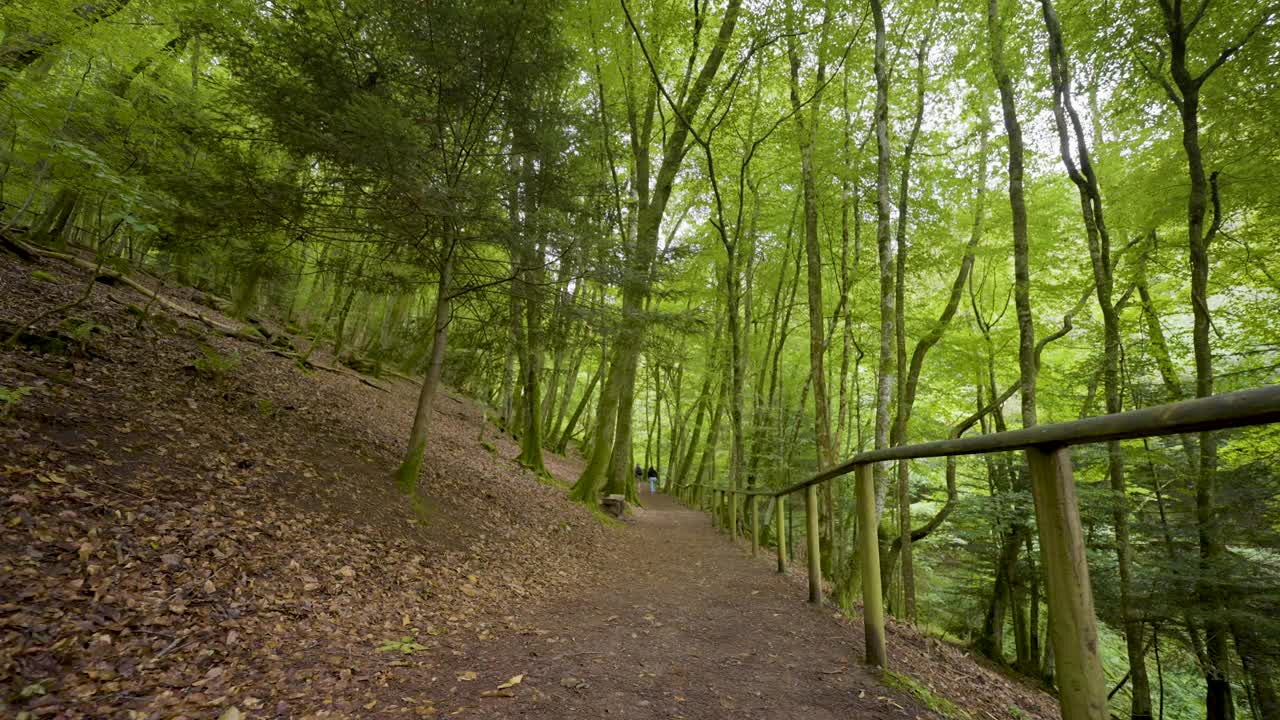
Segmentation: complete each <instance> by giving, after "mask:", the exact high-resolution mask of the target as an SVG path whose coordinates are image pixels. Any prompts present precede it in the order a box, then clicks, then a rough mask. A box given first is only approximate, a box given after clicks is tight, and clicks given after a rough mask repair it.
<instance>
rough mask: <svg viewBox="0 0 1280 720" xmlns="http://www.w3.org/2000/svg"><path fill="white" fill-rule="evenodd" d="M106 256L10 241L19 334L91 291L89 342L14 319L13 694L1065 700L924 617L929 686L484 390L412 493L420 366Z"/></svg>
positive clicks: (777, 579)
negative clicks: (404, 374)
mask: <svg viewBox="0 0 1280 720" xmlns="http://www.w3.org/2000/svg"><path fill="white" fill-rule="evenodd" d="M87 283H88V273H86V272H84V271H83V270H79V269H76V268H74V267H72V266H71V265H68V264H66V263H63V262H59V261H52V260H41V261H39V262H37V263H34V264H32V263H25V262H20V261H18V260H16V259H14V258H12V257H10V256H9V255H6V254H4V253H3V252H0V329H2V330H3V332H0V335H3V337H0V343H3V342H4V341H5V340H7V338H8V336H9V335H10V334H11V333H12V330H13V328H14V327H15V325H24V324H26V323H27V322H28V321H30V320H32V319H36V318H39V317H40V316H41V315H42V314H43V313H45V312H46V311H48V310H50V309H53V308H56V307H58V306H66V305H72V306H73V307H70V308H69V309H67V310H66V311H65V312H63V313H58V314H56V315H52V316H50V317H48V318H45V319H41V320H39V321H38V322H37V323H35V325H34V327H33V331H34V332H35V333H36V334H39V335H43V336H46V337H53V336H56V337H57V338H58V339H59V340H60V341H61V342H62V346H61V347H58V348H56V349H54V348H49V347H44V348H36V347H31V346H20V347H18V348H15V349H2V348H0V392H12V391H13V390H14V389H25V390H23V391H22V397H20V398H18V399H17V400H12V401H5V400H3V397H4V396H0V717H14V718H45V717H48V718H127V719H128V720H142V719H143V718H157V719H159V718H210V719H212V718H220V719H222V720H234V719H236V718H241V717H249V718H311V717H314V718H321V717H329V718H347V717H350V718H356V717H359V718H381V717H389V718H394V717H437V716H439V717H454V716H457V717H531V718H599V717H606V716H608V717H634V718H719V717H741V718H787V717H797V718H798V717H805V718H823V717H854V718H868V719H878V718H916V717H920V718H937V717H944V716H950V717H958V718H971V719H973V720H985V719H986V718H992V719H993V720H1004V719H1005V718H1043V719H1044V720H1049V719H1050V718H1056V717H1057V710H1056V703H1055V702H1054V701H1053V700H1052V699H1051V698H1049V697H1048V696H1046V695H1044V694H1043V693H1041V692H1039V691H1036V690H1034V689H1030V688H1027V687H1024V686H1023V685H1021V684H1019V683H1018V682H1016V681H1014V680H1010V679H1008V678H1006V677H1005V676H1004V675H1002V674H1001V673H999V672H997V671H996V670H994V669H992V668H989V667H987V666H985V665H983V664H980V663H977V662H975V661H974V660H972V659H971V658H970V657H969V655H968V654H967V653H966V652H964V651H963V650H961V649H958V648H954V647H951V646H949V645H946V644H943V643H939V642H937V641H935V640H931V639H928V638H925V637H922V636H921V635H919V634H917V633H916V632H915V631H913V630H912V629H910V628H904V627H898V626H892V627H891V628H890V637H889V647H890V657H891V658H892V661H893V663H894V664H895V666H896V667H899V668H902V669H903V670H904V671H905V672H907V673H909V674H910V675H911V676H912V677H913V678H915V679H916V681H917V683H916V687H915V689H914V691H913V690H912V688H911V687H909V686H910V685H911V684H910V683H905V684H904V682H903V681H902V680H900V679H899V680H895V677H897V676H890V677H880V676H878V675H875V674H873V673H871V672H870V671H868V670H866V669H864V668H863V667H861V665H860V664H859V663H858V662H857V661H856V659H857V658H859V657H861V654H862V651H861V648H862V638H861V634H860V630H859V624H858V623H857V622H853V621H849V620H847V619H843V618H841V617H840V616H839V615H838V613H835V612H834V611H832V610H831V609H830V608H817V607H813V606H810V605H808V604H806V603H804V602H803V598H804V596H805V591H804V586H803V579H802V578H800V577H799V576H796V575H787V576H782V575H778V574H776V573H774V572H772V567H771V565H770V562H769V561H768V560H767V559H766V558H756V559H753V558H750V557H749V556H748V554H747V553H746V552H745V549H744V547H743V546H741V545H738V546H735V545H733V544H731V543H729V542H728V541H727V539H726V538H725V537H724V536H722V535H718V534H717V533H715V531H713V530H712V529H711V528H710V526H709V521H708V520H707V518H706V517H705V516H703V515H701V514H699V513H695V512H693V511H690V510H687V509H684V508H681V507H679V506H677V505H675V504H674V503H672V502H671V501H670V500H668V499H666V498H663V497H650V496H644V497H643V499H644V501H645V507H644V508H642V509H638V510H637V511H636V512H635V514H634V515H633V516H632V517H631V518H630V519H629V520H628V521H627V522H625V523H614V522H609V521H604V520H602V519H601V518H600V516H598V515H597V514H594V513H592V512H590V511H588V510H586V509H585V508H582V507H581V506H579V505H576V504H574V503H570V502H568V501H567V500H566V496H565V491H564V487H563V485H564V484H566V483H568V482H570V481H571V480H572V479H573V478H574V477H575V476H576V473H577V470H578V467H579V465H578V462H577V461H576V460H573V459H567V458H560V457H558V456H554V455H548V458H547V464H548V467H549V469H550V471H551V473H552V474H553V475H554V476H555V478H557V480H554V481H551V480H541V479H539V478H537V477H536V476H534V475H533V474H531V473H529V472H527V471H525V470H524V469H522V468H521V467H520V466H518V465H517V464H516V463H515V462H514V461H513V460H512V458H514V457H515V456H516V455H517V454H518V448H517V447H516V446H515V444H514V443H512V442H511V440H510V438H509V437H506V436H503V435H501V434H500V433H499V432H498V431H497V430H496V429H495V428H493V427H492V426H490V425H489V424H488V423H487V421H486V419H485V416H484V411H483V409H482V408H481V407H480V406H479V405H477V404H475V403H473V402H471V401H469V400H466V399H462V398H458V397H454V396H452V395H448V394H446V395H445V396H443V397H441V398H440V399H439V400H438V402H437V406H436V417H435V420H434V425H433V438H432V442H431V446H430V449H429V453H428V462H427V470H426V472H425V474H424V477H423V488H422V491H421V492H420V494H419V495H418V497H417V498H416V499H415V500H414V501H413V502H410V501H408V500H406V499H405V498H404V497H403V496H402V495H400V494H399V493H398V492H397V490H396V489H395V487H394V484H393V482H392V480H391V471H392V470H393V469H394V468H395V466H396V464H397V463H398V461H399V458H400V454H401V453H402V452H403V447H404V439H405V437H406V435H407V430H408V427H409V424H410V422H411V420H412V413H413V406H414V401H415V399H416V390H417V387H416V385H415V384H414V383H413V382H411V381H408V380H406V379H391V380H388V379H386V378H382V379H374V378H368V377H360V376H357V375H356V374H355V373H354V372H350V371H342V372H335V371H333V370H313V371H310V372H305V373H304V372H303V371H301V370H300V369H299V367H298V365H297V363H296V362H295V361H294V360H292V359H290V358H287V357H281V356H280V355H278V354H275V353H274V352H273V348H272V346H271V345H270V344H268V343H264V342H262V341H261V338H259V339H257V340H256V341H250V340H246V339H241V338H235V337H228V336H225V335H223V334H218V333H211V332H209V328H208V327H206V324H204V323H201V322H199V321H196V320H192V319H189V318H183V317H180V316H176V315H173V314H172V313H170V312H168V311H167V310H166V309H165V308H164V307H162V306H161V305H159V304H155V305H152V306H148V302H147V298H146V297H144V296H143V295H141V294H139V293H137V292H135V291H134V290H132V289H130V288H128V287H125V286H122V285H120V284H118V283H116V284H110V285H109V284H104V283H92V289H91V292H90V293H89V294H88V295H87V297H85V299H84V300H83V302H80V303H79V304H76V301H77V299H79V298H81V297H82V296H84V293H85V289H86V287H89V285H88V284H87ZM146 284H149V285H152V286H154V283H153V282H151V281H146ZM166 296H168V297H171V298H173V299H175V300H177V301H179V302H184V303H186V304H187V305H188V306H189V307H191V308H196V307H197V305H196V304H195V301H196V300H198V299H200V298H199V295H198V294H196V293H193V292H191V291H189V290H182V289H177V290H174V289H170V290H167V291H166ZM140 309H141V310H144V311H145V313H144V314H145V315H146V318H145V319H140V318H139V312H138V311H139V310H140ZM199 311H200V312H201V313H203V314H205V315H206V316H207V317H209V318H212V319H214V320H215V322H218V323H230V322H233V321H231V320H230V319H229V318H226V317H224V316H222V315H220V314H218V313H217V312H216V311H214V310H212V309H209V308H203V307H200V308H199ZM62 316H66V317H69V318H71V320H69V321H66V320H62ZM270 332H271V333H273V334H278V333H279V332H280V330H279V329H278V328H272V329H271V330H270ZM314 357H315V359H316V360H317V361H319V362H322V363H327V364H328V365H327V366H328V367H330V368H333V367H334V366H335V365H336V363H335V361H334V360H333V359H332V358H326V357H325V355H324V354H323V353H322V352H317V354H316V355H315V356H314ZM503 685H508V687H503ZM888 686H893V687H892V688H891V687H888ZM922 687H924V688H929V690H927V691H921V690H920V688H922ZM922 698H923V699H922Z"/></svg>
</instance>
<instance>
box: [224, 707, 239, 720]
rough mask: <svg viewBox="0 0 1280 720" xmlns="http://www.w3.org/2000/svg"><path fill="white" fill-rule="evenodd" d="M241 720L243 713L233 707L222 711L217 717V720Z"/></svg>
mask: <svg viewBox="0 0 1280 720" xmlns="http://www.w3.org/2000/svg"><path fill="white" fill-rule="evenodd" d="M243 719H244V713H242V712H240V708H237V707H235V706H234V705H233V706H231V707H229V708H227V709H226V710H223V711H222V714H221V715H219V716H218V720H243Z"/></svg>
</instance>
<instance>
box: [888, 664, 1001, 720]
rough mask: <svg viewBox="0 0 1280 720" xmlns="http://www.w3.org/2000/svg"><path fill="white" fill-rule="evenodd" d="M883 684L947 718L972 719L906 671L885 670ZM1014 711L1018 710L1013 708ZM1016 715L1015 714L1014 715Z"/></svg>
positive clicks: (950, 719)
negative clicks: (909, 696)
mask: <svg viewBox="0 0 1280 720" xmlns="http://www.w3.org/2000/svg"><path fill="white" fill-rule="evenodd" d="M881 677H882V678H883V679H884V681H885V684H886V685H888V686H889V687H893V688H897V689H899V690H902V691H904V692H906V693H908V694H910V695H911V696H913V697H915V698H916V699H917V700H919V701H920V702H922V703H924V705H925V707H927V708H929V709H930V710H932V711H934V712H936V713H938V714H939V715H941V716H942V717H944V718H947V720H973V716H972V715H971V714H969V713H968V712H967V711H965V710H963V709H961V708H959V707H957V706H956V704H955V703H953V702H951V701H950V700H948V699H946V698H944V697H941V696H939V695H937V694H936V693H934V692H933V691H932V690H930V689H929V686H927V685H925V684H924V683H922V682H920V681H919V680H916V679H915V678H913V677H911V676H910V675H907V674H906V673H900V672H895V671H893V670H885V671H884V673H883V674H882V675H881ZM1012 710H1014V711H1015V712H1019V713H1020V712H1021V711H1018V710H1017V709H1016V708H1013V709H1012ZM1014 717H1016V716H1014Z"/></svg>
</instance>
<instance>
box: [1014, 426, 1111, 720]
mask: <svg viewBox="0 0 1280 720" xmlns="http://www.w3.org/2000/svg"><path fill="white" fill-rule="evenodd" d="M1027 464H1028V465H1029V466H1030V468H1031V494H1032V497H1034V498H1035V504H1036V525H1037V527H1038V528H1039V531H1040V564H1041V567H1043V568H1044V575H1045V594H1046V595H1047V596H1048V600H1049V616H1050V617H1051V618H1053V622H1052V623H1051V624H1050V625H1049V633H1050V635H1051V637H1052V642H1053V653H1054V659H1055V661H1056V663H1057V674H1058V687H1059V689H1060V690H1061V698H1062V720H1107V718H1108V717H1109V714H1108V712H1107V687H1106V679H1105V677H1104V676H1103V674H1102V660H1101V658H1100V657H1099V656H1098V620H1097V617H1096V616H1095V615H1094V610H1093V590H1092V588H1091V586H1090V584H1089V564H1088V562H1087V558H1086V555H1085V545H1084V533H1083V532H1082V531H1081V527H1080V505H1079V502H1078V501H1077V499H1076V484H1075V478H1074V476H1073V474H1072V471H1071V450H1070V448H1067V447H1053V448H1027Z"/></svg>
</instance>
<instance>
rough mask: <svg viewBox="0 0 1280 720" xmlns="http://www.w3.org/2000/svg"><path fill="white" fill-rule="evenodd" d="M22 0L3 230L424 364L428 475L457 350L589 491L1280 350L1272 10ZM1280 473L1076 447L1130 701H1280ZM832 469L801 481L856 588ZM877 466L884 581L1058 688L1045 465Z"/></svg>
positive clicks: (27, 243) (708, 474)
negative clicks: (642, 471)
mask: <svg viewBox="0 0 1280 720" xmlns="http://www.w3.org/2000/svg"><path fill="white" fill-rule="evenodd" d="M0 23H2V25H3V32H4V39H3V41H0V100H2V102H0V204H2V208H0V228H2V230H3V231H2V232H0V236H2V237H3V241H4V243H5V246H6V248H8V249H9V250H11V251H13V252H16V253H19V254H22V253H25V252H28V250H27V248H29V247H40V248H48V249H51V250H53V251H57V252H64V251H74V252H80V253H91V255H86V256H85V257H92V258H94V259H93V263H94V264H96V266H97V268H98V269H102V268H108V269H115V270H117V271H121V272H123V271H126V270H128V271H137V272H145V273H148V274H150V275H151V276H153V277H154V278H157V279H158V280H159V282H160V287H161V292H162V291H163V287H165V286H166V285H167V286H179V285H188V286H194V287H196V288H199V289H200V290H202V291H203V292H204V293H206V294H207V295H208V297H209V298H210V299H211V301H214V302H220V303H224V304H225V307H226V308H228V309H229V310H230V311H231V312H232V313H233V314H234V315H236V316H238V317H240V318H245V319H249V320H252V319H254V318H256V317H260V316H266V315H270V316H272V317H275V318H280V319H282V320H283V321H284V322H285V323H287V324H288V325H289V326H290V329H291V330H292V331H293V332H294V333H295V334H298V335H302V336H305V337H306V338H309V339H310V342H309V343H308V344H307V345H306V346H305V347H300V348H292V347H290V348H282V349H287V350H289V351H294V350H296V352H297V357H298V360H299V361H300V362H303V363H305V362H307V361H308V359H309V358H311V357H312V355H313V353H319V354H320V355H324V356H326V357H332V358H334V359H335V361H336V362H340V363H343V364H346V365H348V366H350V367H353V368H357V369H360V370H362V371H365V372H371V373H406V374H411V375H419V376H422V377H425V382H424V383H423V388H422V393H421V397H420V400H419V411H418V416H417V419H416V421H415V423H414V425H413V427H412V428H407V427H406V428H404V433H405V435H406V437H407V438H408V442H407V445H406V447H407V452H406V455H405V459H404V461H403V464H402V465H401V466H400V468H399V469H398V470H396V469H393V468H388V474H390V473H391V472H392V471H393V470H395V472H396V474H397V477H398V480H399V482H400V483H401V485H402V487H403V488H404V489H405V490H406V491H407V492H414V490H415V486H416V485H417V484H418V482H419V478H420V477H422V463H423V457H424V452H425V449H426V447H427V445H428V444H429V443H430V442H431V427H430V423H429V419H430V417H431V413H430V409H431V406H432V403H433V401H434V400H435V398H436V396H437V394H438V388H439V385H440V384H441V383H445V384H448V385H450V386H452V387H455V388H458V389H460V390H462V391H464V392H467V393H469V394H471V395H473V396H475V397H477V398H480V399H482V400H484V401H486V402H487V403H488V404H489V405H491V407H492V413H493V415H494V417H496V418H497V419H498V420H499V421H500V422H501V423H502V424H503V426H504V427H505V428H507V429H508V430H509V431H510V432H511V433H512V434H513V435H515V436H516V437H518V438H519V441H520V445H521V454H520V461H521V462H522V463H524V464H525V465H527V466H528V467H531V468H534V469H535V470H536V469H540V468H541V467H542V463H543V460H542V453H543V450H544V448H549V449H553V450H557V451H564V450H565V449H566V448H569V449H573V448H576V449H578V450H580V451H581V452H582V453H583V455H584V456H585V458H586V459H587V464H586V470H585V471H584V472H583V474H582V476H581V478H580V479H579V480H578V482H577V483H576V485H574V487H573V489H572V496H573V497H574V498H576V499H578V500H581V501H583V502H586V503H588V504H591V505H595V504H596V503H597V502H598V499H599V497H600V496H601V495H602V494H605V493H626V494H628V495H630V496H631V497H632V498H635V486H634V484H633V483H632V478H633V475H632V468H633V467H634V466H636V465H642V466H645V467H649V466H653V467H655V468H657V469H658V470H659V473H660V477H661V479H662V483H663V484H664V486H666V487H670V486H671V485H672V484H676V483H687V482H692V481H694V480H701V481H702V482H705V483H720V484H723V485H731V486H734V487H739V488H745V487H749V486H761V487H779V486H782V485H784V484H786V483H788V482H789V481H793V480H797V479H800V478H802V477H804V476H805V475H807V474H809V473H811V472H813V471H814V470H815V469H819V468H824V467H828V466H830V465H833V464H834V463H835V462H836V461H837V460H838V459H840V458H844V457H847V456H848V455H850V454H851V453H853V452H856V451H859V450H863V449H868V448H872V447H877V448H878V447H888V446H891V445H899V444H905V443H909V442H915V441H921V440H932V439H940V438H945V437H957V436H960V435H962V434H966V433H967V434H975V433H988V432H997V431H1001V430H1004V429H1007V428H1014V427H1020V426H1030V425H1034V424H1037V423H1047V422H1058V421H1064V420H1071V419H1076V418H1079V417H1084V416H1091V415H1098V414H1102V413H1109V412H1118V411H1121V410H1126V409H1132V408H1137V407H1143V406H1150V405H1155V404H1160V403H1165V402H1169V401H1175V400H1180V399H1185V398H1191V397H1202V396H1207V395H1211V394H1215V393H1220V392H1225V391H1230V390H1235V389H1241V388H1247V387H1255V386H1260V385H1265V384H1269V383H1273V382H1275V381H1276V378H1277V376H1278V375H1280V324H1278V323H1280V313H1277V310H1278V309H1280V204H1277V188H1278V187H1280V177H1278V176H1277V171H1276V168H1277V167H1280V122H1277V120H1280V92H1277V76H1276V73H1275V68H1276V67H1277V64H1278V63H1280V20H1278V19H1277V6H1275V5H1266V4H1262V3H1258V2H1255V1H1254V0H1197V1H1196V2H1191V3H1185V4H1184V3H1183V2H1182V0H1110V1H1108V2H1102V3H1092V4H1089V3H1074V4H1070V3H1061V4H1057V5H1055V3H1054V1H1053V0H1038V1H1037V2H1030V1H1028V2H1021V3H1015V2H1009V1H1008V0H989V1H988V2H976V1H974V0H952V1H950V2H942V1H939V2H924V1H920V0H867V2H865V3H864V2H861V1H859V2H837V1H836V0H787V1H785V2H770V1H768V0H760V1H752V2H745V1H744V0H717V1H716V2H706V1H702V0H692V1H690V2H684V1H683V0H681V1H676V0H646V1H643V2H642V1H640V0H626V1H624V2H622V3H618V2H614V0H513V1H511V2H507V1H502V2H498V1H489V0H478V1H474V2H468V1H466V0H437V1H434V2H424V1H422V0H345V1H344V0H285V1H283V2H269V3H268V2H252V1H251V0H231V1H228V2H219V3H206V2H199V1H196V0H95V1H93V2H85V1H84V0H15V1H13V2H8V3H6V4H5V5H4V6H3V8H0ZM12 339H13V338H10V342H12ZM259 340H261V341H263V342H267V339H266V338H259ZM317 357H319V355H317ZM211 362H216V358H213V359H211ZM1277 466H1280V432H1278V431H1277V430H1276V429H1275V428H1274V427H1259V428H1253V429H1248V430H1243V431H1233V432H1230V433H1226V432H1223V433H1216V434H1215V433H1204V434H1200V435H1197V436H1180V437H1164V438H1158V439H1152V440H1147V441H1132V442H1124V443H1112V444H1111V445H1109V446H1106V447H1091V448H1088V449H1085V450H1084V451H1082V452H1080V453H1078V454H1077V469H1076V470H1077V478H1078V480H1079V483H1080V487H1079V490H1080V493H1081V497H1082V501H1083V509H1082V512H1083V515H1084V519H1085V522H1086V534H1087V540H1088V542H1089V551H1090V562H1091V567H1092V572H1093V580H1094V590H1095V595H1096V598H1095V601H1096V604H1097V607H1098V610H1099V613H1100V619H1101V620H1102V622H1103V623H1104V641H1105V647H1104V650H1105V657H1106V670H1107V674H1108V679H1109V683H1110V684H1111V686H1112V687H1115V688H1116V690H1115V691H1114V692H1113V697H1112V700H1111V702H1112V709H1113V711H1114V712H1116V713H1123V714H1131V716H1132V717H1134V718H1150V717H1169V718H1189V717H1202V716H1206V715H1207V716H1208V717H1210V718H1228V717H1233V716H1235V717H1252V718H1271V717H1280V698H1278V696H1277V688H1276V678H1275V672H1276V669H1277V663H1278V662H1280V622H1278V621H1277V618H1280V607H1278V606H1277V605H1278V603H1280V555H1278V554H1277V553H1278V552H1280V535H1278V531H1280V497H1278V496H1277V494H1278V492H1280V475H1277V472H1276V470H1275V468H1276V467H1277ZM850 483H851V481H849V482H846V481H843V480H842V481H840V482H837V483H828V484H827V486H826V487H827V490H826V491H825V493H824V496H823V497H822V498H821V503H820V515H821V517H820V521H821V533H822V545H823V554H822V558H823V563H824V565H823V571H824V575H825V576H826V577H827V579H828V581H829V583H830V588H831V593H832V595H833V597H834V598H835V599H836V600H837V601H838V602H839V603H840V604H841V606H842V607H844V608H845V609H851V608H852V606H853V602H854V599H855V598H856V597H857V595H858V590H859V588H858V577H859V573H858V570H857V568H858V565H857V563H858V557H857V554H856V553H855V552H854V551H853V549H854V546H853V538H854V527H853V523H854V514H853V498H852V488H851V486H850ZM876 491H877V504H878V505H879V506H880V507H881V508H882V512H881V522H880V530H879V531H880V536H881V545H882V550H881V556H882V562H881V565H882V573H883V575H884V576H885V579H886V583H885V588H886V593H887V595H888V597H887V600H888V603H889V607H890V610H891V612H892V613H893V614H894V615H896V616H898V617H899V618H901V619H903V620H909V621H913V622H916V623H918V624H920V625H921V626H923V627H926V628H928V629H930V630H931V631H933V632H935V633H937V634H939V635H942V636H944V637H946V638H947V639H949V640H952V641H955V642H959V643H963V644H966V645H970V646H972V647H973V648H974V649H975V650H976V651H977V652H980V653H982V654H983V655H986V656H987V657H989V658H991V659H993V660H995V661H997V662H1001V663H1007V664H1008V665H1009V666H1011V667H1012V668H1013V669H1015V670H1017V671H1018V672H1020V673H1023V674H1025V675H1027V676H1030V677H1033V678H1038V679H1039V680H1041V681H1043V682H1045V683H1048V684H1052V683H1053V680H1054V672H1053V669H1054V663H1053V654H1052V648H1051V647H1049V646H1048V643H1047V642H1046V640H1045V637H1046V627H1047V625H1048V622H1049V620H1050V618H1047V617H1046V606H1045V604H1044V602H1043V581H1042V577H1041V574H1040V572H1039V571H1038V569H1037V559H1038V552H1037V550H1036V547H1035V545H1036V540H1035V533H1034V532H1032V529H1033V525H1034V523H1032V522H1031V517H1032V515H1031V512H1032V511H1031V498H1030V492H1029V488H1028V485H1027V477H1026V472H1025V470H1024V469H1023V467H1022V459H1021V457H1020V456H1016V455H1013V454H1010V455H1008V456H985V457H977V458H964V459H959V460H954V459H953V460H949V461H941V460H939V461H919V462H912V463H900V464H898V465H896V466H888V465H885V466H882V467H878V468H877V474H876ZM762 510H763V511H764V512H765V513H766V515H765V516H766V517H770V516H771V515H770V514H769V513H771V512H772V510H771V509H768V508H762ZM801 511H802V509H801V508H797V512H801ZM733 512H735V513H740V512H742V511H741V509H738V508H734V509H733ZM798 524H802V521H799V522H798ZM765 540H766V541H768V542H773V541H774V539H773V538H769V537H766V538H765Z"/></svg>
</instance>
